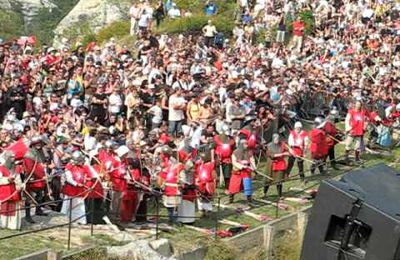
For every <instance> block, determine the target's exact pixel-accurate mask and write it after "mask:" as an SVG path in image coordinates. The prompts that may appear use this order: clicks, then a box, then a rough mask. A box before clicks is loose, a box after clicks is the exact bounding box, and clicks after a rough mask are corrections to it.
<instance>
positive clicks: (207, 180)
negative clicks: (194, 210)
mask: <svg viewBox="0 0 400 260" xmlns="http://www.w3.org/2000/svg"><path fill="white" fill-rule="evenodd" d="M214 168H215V163H213V162H208V163H204V164H199V165H198V166H197V169H196V179H197V184H198V187H199V191H200V192H202V193H208V194H214V192H215V188H216V187H215V182H214V178H213V171H214Z"/></svg>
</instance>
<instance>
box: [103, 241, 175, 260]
mask: <svg viewBox="0 0 400 260" xmlns="http://www.w3.org/2000/svg"><path fill="white" fill-rule="evenodd" d="M107 255H108V256H109V257H119V258H123V259H125V258H129V259H138V260H155V259H157V260H176V258H175V257H173V256H170V257H165V256H163V255H161V254H160V253H158V252H157V251H155V250H154V249H153V248H152V247H151V246H150V244H149V242H148V241H147V240H136V241H134V242H131V243H129V244H126V245H124V246H114V247H108V248H107Z"/></svg>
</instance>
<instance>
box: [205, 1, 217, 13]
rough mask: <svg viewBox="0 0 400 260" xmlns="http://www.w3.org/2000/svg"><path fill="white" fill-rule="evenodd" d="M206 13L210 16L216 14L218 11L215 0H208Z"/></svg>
mask: <svg viewBox="0 0 400 260" xmlns="http://www.w3.org/2000/svg"><path fill="white" fill-rule="evenodd" d="M204 13H205V14H206V15H208V16H212V15H215V14H216V13H217V5H216V4H215V3H214V2H213V1H210V2H208V3H207V4H206V6H205V7H204Z"/></svg>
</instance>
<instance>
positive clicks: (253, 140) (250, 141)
mask: <svg viewBox="0 0 400 260" xmlns="http://www.w3.org/2000/svg"><path fill="white" fill-rule="evenodd" d="M239 133H240V134H243V135H245V136H246V139H247V147H248V148H249V149H255V148H256V146H257V135H256V133H254V132H253V133H252V132H250V130H249V129H246V128H243V129H241V130H240V132H239Z"/></svg>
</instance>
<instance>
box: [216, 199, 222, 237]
mask: <svg viewBox="0 0 400 260" xmlns="http://www.w3.org/2000/svg"><path fill="white" fill-rule="evenodd" d="M220 204H221V197H219V196H218V204H217V214H215V239H217V238H218V219H219V210H220Z"/></svg>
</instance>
